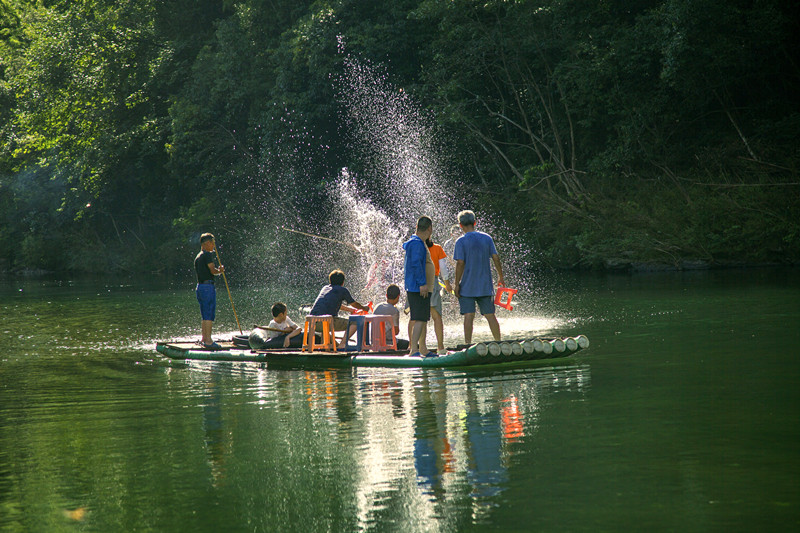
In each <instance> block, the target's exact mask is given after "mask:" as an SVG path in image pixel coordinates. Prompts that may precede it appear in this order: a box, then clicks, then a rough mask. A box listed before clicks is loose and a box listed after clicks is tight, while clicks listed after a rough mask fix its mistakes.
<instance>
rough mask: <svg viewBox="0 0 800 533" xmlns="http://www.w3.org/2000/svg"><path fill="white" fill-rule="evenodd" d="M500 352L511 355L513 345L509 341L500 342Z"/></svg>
mask: <svg viewBox="0 0 800 533" xmlns="http://www.w3.org/2000/svg"><path fill="white" fill-rule="evenodd" d="M500 352H501V353H502V354H503V355H505V356H506V357H508V356H509V355H511V345H510V344H509V343H507V342H502V343H500Z"/></svg>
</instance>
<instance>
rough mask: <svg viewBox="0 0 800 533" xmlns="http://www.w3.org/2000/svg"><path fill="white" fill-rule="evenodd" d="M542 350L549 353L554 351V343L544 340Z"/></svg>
mask: <svg viewBox="0 0 800 533" xmlns="http://www.w3.org/2000/svg"><path fill="white" fill-rule="evenodd" d="M542 351H543V352H544V353H545V354H547V355H550V354H551V353H553V343H551V342H544V341H542Z"/></svg>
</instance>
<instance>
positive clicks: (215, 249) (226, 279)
mask: <svg viewBox="0 0 800 533" xmlns="http://www.w3.org/2000/svg"><path fill="white" fill-rule="evenodd" d="M214 253H215V254H217V261H219V264H220V265H221V264H222V257H220V255H219V251H218V250H217V243H216V242H214ZM222 279H223V280H225V288H226V289H228V299H229V300H230V301H231V309H233V318H235V319H236V326H237V327H238V328H239V334H241V335H244V332H243V331H242V326H241V325H239V317H238V315H237V314H236V306H235V305H233V296H231V288H230V287H229V286H228V278H227V276H225V271H224V270H223V271H222Z"/></svg>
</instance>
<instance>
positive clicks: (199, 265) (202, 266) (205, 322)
mask: <svg viewBox="0 0 800 533" xmlns="http://www.w3.org/2000/svg"><path fill="white" fill-rule="evenodd" d="M214 249H215V242H214V235H212V234H211V233H203V234H202V235H201V236H200V252H199V253H198V254H197V256H196V257H195V258H194V271H195V273H196V274H197V287H196V288H195V294H196V295H197V302H198V303H199V304H200V316H201V318H202V322H201V323H200V332H201V339H200V342H199V343H198V344H200V345H201V346H203V347H204V348H211V349H215V350H216V349H219V348H221V346H220V345H219V344H217V343H216V342H214V340H213V339H212V338H211V328H212V327H213V325H214V318H215V317H216V313H217V291H216V289H215V288H214V276H217V275H219V274H222V273H223V272H225V267H224V266H222V265H220V266H219V267H217V266H216V265H215V264H214V256H215V254H214Z"/></svg>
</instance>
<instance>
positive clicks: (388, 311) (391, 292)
mask: <svg viewBox="0 0 800 533" xmlns="http://www.w3.org/2000/svg"><path fill="white" fill-rule="evenodd" d="M399 301H400V287H398V286H397V285H395V284H394V283H392V284H391V285H389V287H387V288H386V301H385V302H383V303H382V304H380V305H379V306H378V307H376V308H375V310H374V311H373V312H372V314H373V315H384V316H391V317H392V322H393V323H394V335H395V337H397V335H398V334H399V333H400V311H398V310H397V307H395V306H396V305H397V302H399ZM374 333H377V332H373V334H374ZM386 342H387V343H391V342H392V334H391V333H390V332H388V331H387V332H386ZM397 349H398V350H408V341H407V340H406V339H397Z"/></svg>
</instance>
